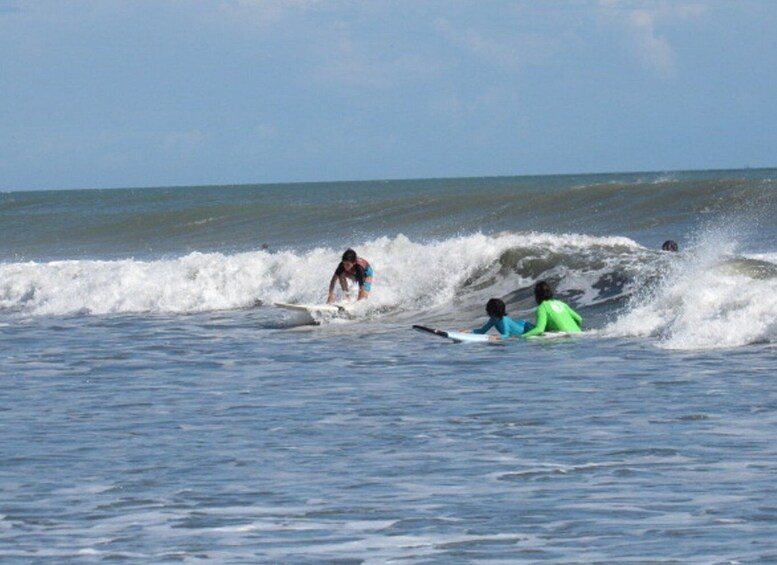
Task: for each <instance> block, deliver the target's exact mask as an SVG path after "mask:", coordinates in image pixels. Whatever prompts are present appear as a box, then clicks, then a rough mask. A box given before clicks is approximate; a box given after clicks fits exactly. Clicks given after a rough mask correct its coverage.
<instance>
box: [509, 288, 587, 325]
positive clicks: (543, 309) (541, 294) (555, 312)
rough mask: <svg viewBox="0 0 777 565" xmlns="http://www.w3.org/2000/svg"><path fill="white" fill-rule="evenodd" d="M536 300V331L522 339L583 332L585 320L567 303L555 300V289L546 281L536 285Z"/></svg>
mask: <svg viewBox="0 0 777 565" xmlns="http://www.w3.org/2000/svg"><path fill="white" fill-rule="evenodd" d="M534 299H535V300H536V301H537V304H538V306H537V321H536V323H535V324H534V329H532V330H529V331H528V332H526V333H525V334H523V336H522V337H532V336H535V335H540V334H542V333H544V332H568V333H576V332H580V331H582V329H581V328H582V327H583V318H582V317H581V316H580V314H578V313H577V312H575V311H574V310H572V308H570V307H569V306H568V305H567V304H566V303H564V302H562V301H561V300H556V299H554V298H553V289H552V288H550V285H549V284H548V283H546V282H545V281H540V282H538V283H537V284H536V285H534Z"/></svg>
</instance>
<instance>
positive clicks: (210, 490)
mask: <svg viewBox="0 0 777 565" xmlns="http://www.w3.org/2000/svg"><path fill="white" fill-rule="evenodd" d="M776 189H777V171H775V170H742V171H691V172H668V173H667V172H657V173H628V174H609V175H564V176H547V177H499V178H476V179H429V180H406V181H373V182H342V183H310V184H295V185H257V186H213V187H175V188H169V187H160V188H149V189H120V190H83V191H51V192H45V191H43V192H28V193H24V192H8V193H2V194H0V225H2V226H3V237H2V238H0V339H1V340H2V365H1V368H0V378H2V380H3V383H4V386H3V391H2V393H0V425H2V428H3V430H4V442H2V448H0V449H2V457H1V458H0V488H2V490H3V492H4V496H3V500H2V501H0V540H2V543H0V557H2V559H3V562H9V563H14V562H18V563H38V562H39V563H51V562H56V563H70V562H72V563H98V562H103V561H115V560H117V559H121V560H125V561H126V560H129V561H130V562H133V563H160V562H170V561H177V562H181V561H183V562H190V563H193V562H220V563H245V562H267V563H277V562H291V563H301V562H348V563H385V562H390V561H398V562H403V563H434V562H439V563H491V562H497V561H498V562H511V563H535V562H543V561H544V562H553V563H579V562H608V563H611V562H618V563H677V562H682V563H734V562H737V563H763V562H769V561H772V560H777V543H775V542H774V541H773V540H775V539H777V511H775V509H777V497H776V496H775V495H774V493H773V489H772V483H773V481H772V477H773V476H774V472H775V471H776V470H777V417H775V408H777V384H775V382H774V375H773V373H774V371H773V367H774V361H775V353H776V352H777V349H775V343H777V322H775V312H777V292H776V291H777V247H775V243H774V242H775V241H777V237H775V236H777V224H776V223H775V221H774V218H775V217H777V216H775V212H777V192H776ZM666 239H673V240H675V241H677V242H678V244H679V246H680V250H679V252H676V253H673V252H666V251H662V250H661V243H662V242H663V241H664V240H666ZM347 247H353V248H354V249H356V250H357V252H358V253H359V254H360V255H361V256H363V257H366V258H367V259H368V260H369V261H370V263H371V264H372V265H373V267H374V269H375V283H374V288H373V292H372V293H371V296H370V298H369V300H367V301H363V302H360V303H359V304H358V305H356V306H355V307H354V308H352V309H350V311H349V314H348V315H336V316H333V315H315V316H313V317H311V316H309V315H307V314H301V313H292V312H288V311H284V310H280V309H278V308H275V307H273V303H274V302H279V301H280V302H306V303H316V302H322V301H323V300H325V298H326V291H327V287H328V283H329V279H330V277H331V275H332V272H333V271H334V268H335V267H336V265H337V262H338V260H339V256H340V255H341V254H342V252H343V251H344V250H345V249H346V248H347ZM539 280H547V281H549V282H550V283H551V284H552V285H553V287H554V288H555V290H556V294H557V296H558V297H560V298H561V299H563V300H565V301H567V302H568V303H569V304H570V305H572V306H573V307H574V308H575V309H576V310H577V311H578V312H580V314H581V315H582V316H583V318H584V329H585V331H584V332H583V334H581V335H580V336H578V337H574V338H569V339H563V340H555V341H554V340H550V341H547V340H546V341H542V342H525V341H521V340H512V341H510V342H508V343H504V344H489V345H478V344H449V343H446V342H443V341H442V340H438V339H437V338H434V337H429V336H424V335H421V334H419V333H417V332H414V331H412V329H411V326H412V324H422V325H427V326H433V327H439V328H443V329H452V330H460V329H467V328H474V327H479V326H480V325H482V323H483V322H484V321H485V311H484V305H485V302H486V301H487V300H488V299H489V298H492V297H498V298H502V299H503V300H504V301H505V302H506V304H507V309H508V313H509V314H510V315H511V316H512V317H513V318H516V317H518V318H525V319H528V320H533V316H534V309H535V306H536V305H535V304H534V299H533V293H532V289H533V286H534V284H535V283H536V282H537V281H539Z"/></svg>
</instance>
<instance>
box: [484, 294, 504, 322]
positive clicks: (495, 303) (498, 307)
mask: <svg viewBox="0 0 777 565" xmlns="http://www.w3.org/2000/svg"><path fill="white" fill-rule="evenodd" d="M506 311H507V309H506V308H505V303H504V302H502V301H501V300H499V299H498V298H492V299H491V300H489V301H488V302H486V314H488V315H489V316H491V317H492V318H497V319H499V320H501V319H502V318H504V316H505V313H506Z"/></svg>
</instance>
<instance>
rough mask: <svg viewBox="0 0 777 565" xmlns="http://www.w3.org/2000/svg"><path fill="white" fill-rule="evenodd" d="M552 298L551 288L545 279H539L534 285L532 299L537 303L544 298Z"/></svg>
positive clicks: (541, 301)
mask: <svg viewBox="0 0 777 565" xmlns="http://www.w3.org/2000/svg"><path fill="white" fill-rule="evenodd" d="M551 298H553V289H552V288H550V285H549V284H548V283H546V282H545V281H540V282H538V283H537V284H535V285H534V300H536V301H537V304H542V303H543V302H544V301H545V300H550V299H551Z"/></svg>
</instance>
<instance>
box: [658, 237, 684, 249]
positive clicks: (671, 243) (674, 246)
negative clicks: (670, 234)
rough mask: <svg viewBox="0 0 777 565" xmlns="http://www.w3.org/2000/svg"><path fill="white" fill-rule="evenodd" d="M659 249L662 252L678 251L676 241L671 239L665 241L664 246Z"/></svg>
mask: <svg viewBox="0 0 777 565" xmlns="http://www.w3.org/2000/svg"><path fill="white" fill-rule="evenodd" d="M661 249H663V250H664V251H678V250H679V249H680V248H679V247H678V246H677V242H676V241H672V240H671V239H667V240H666V241H665V242H664V244H663V245H662V246H661Z"/></svg>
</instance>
